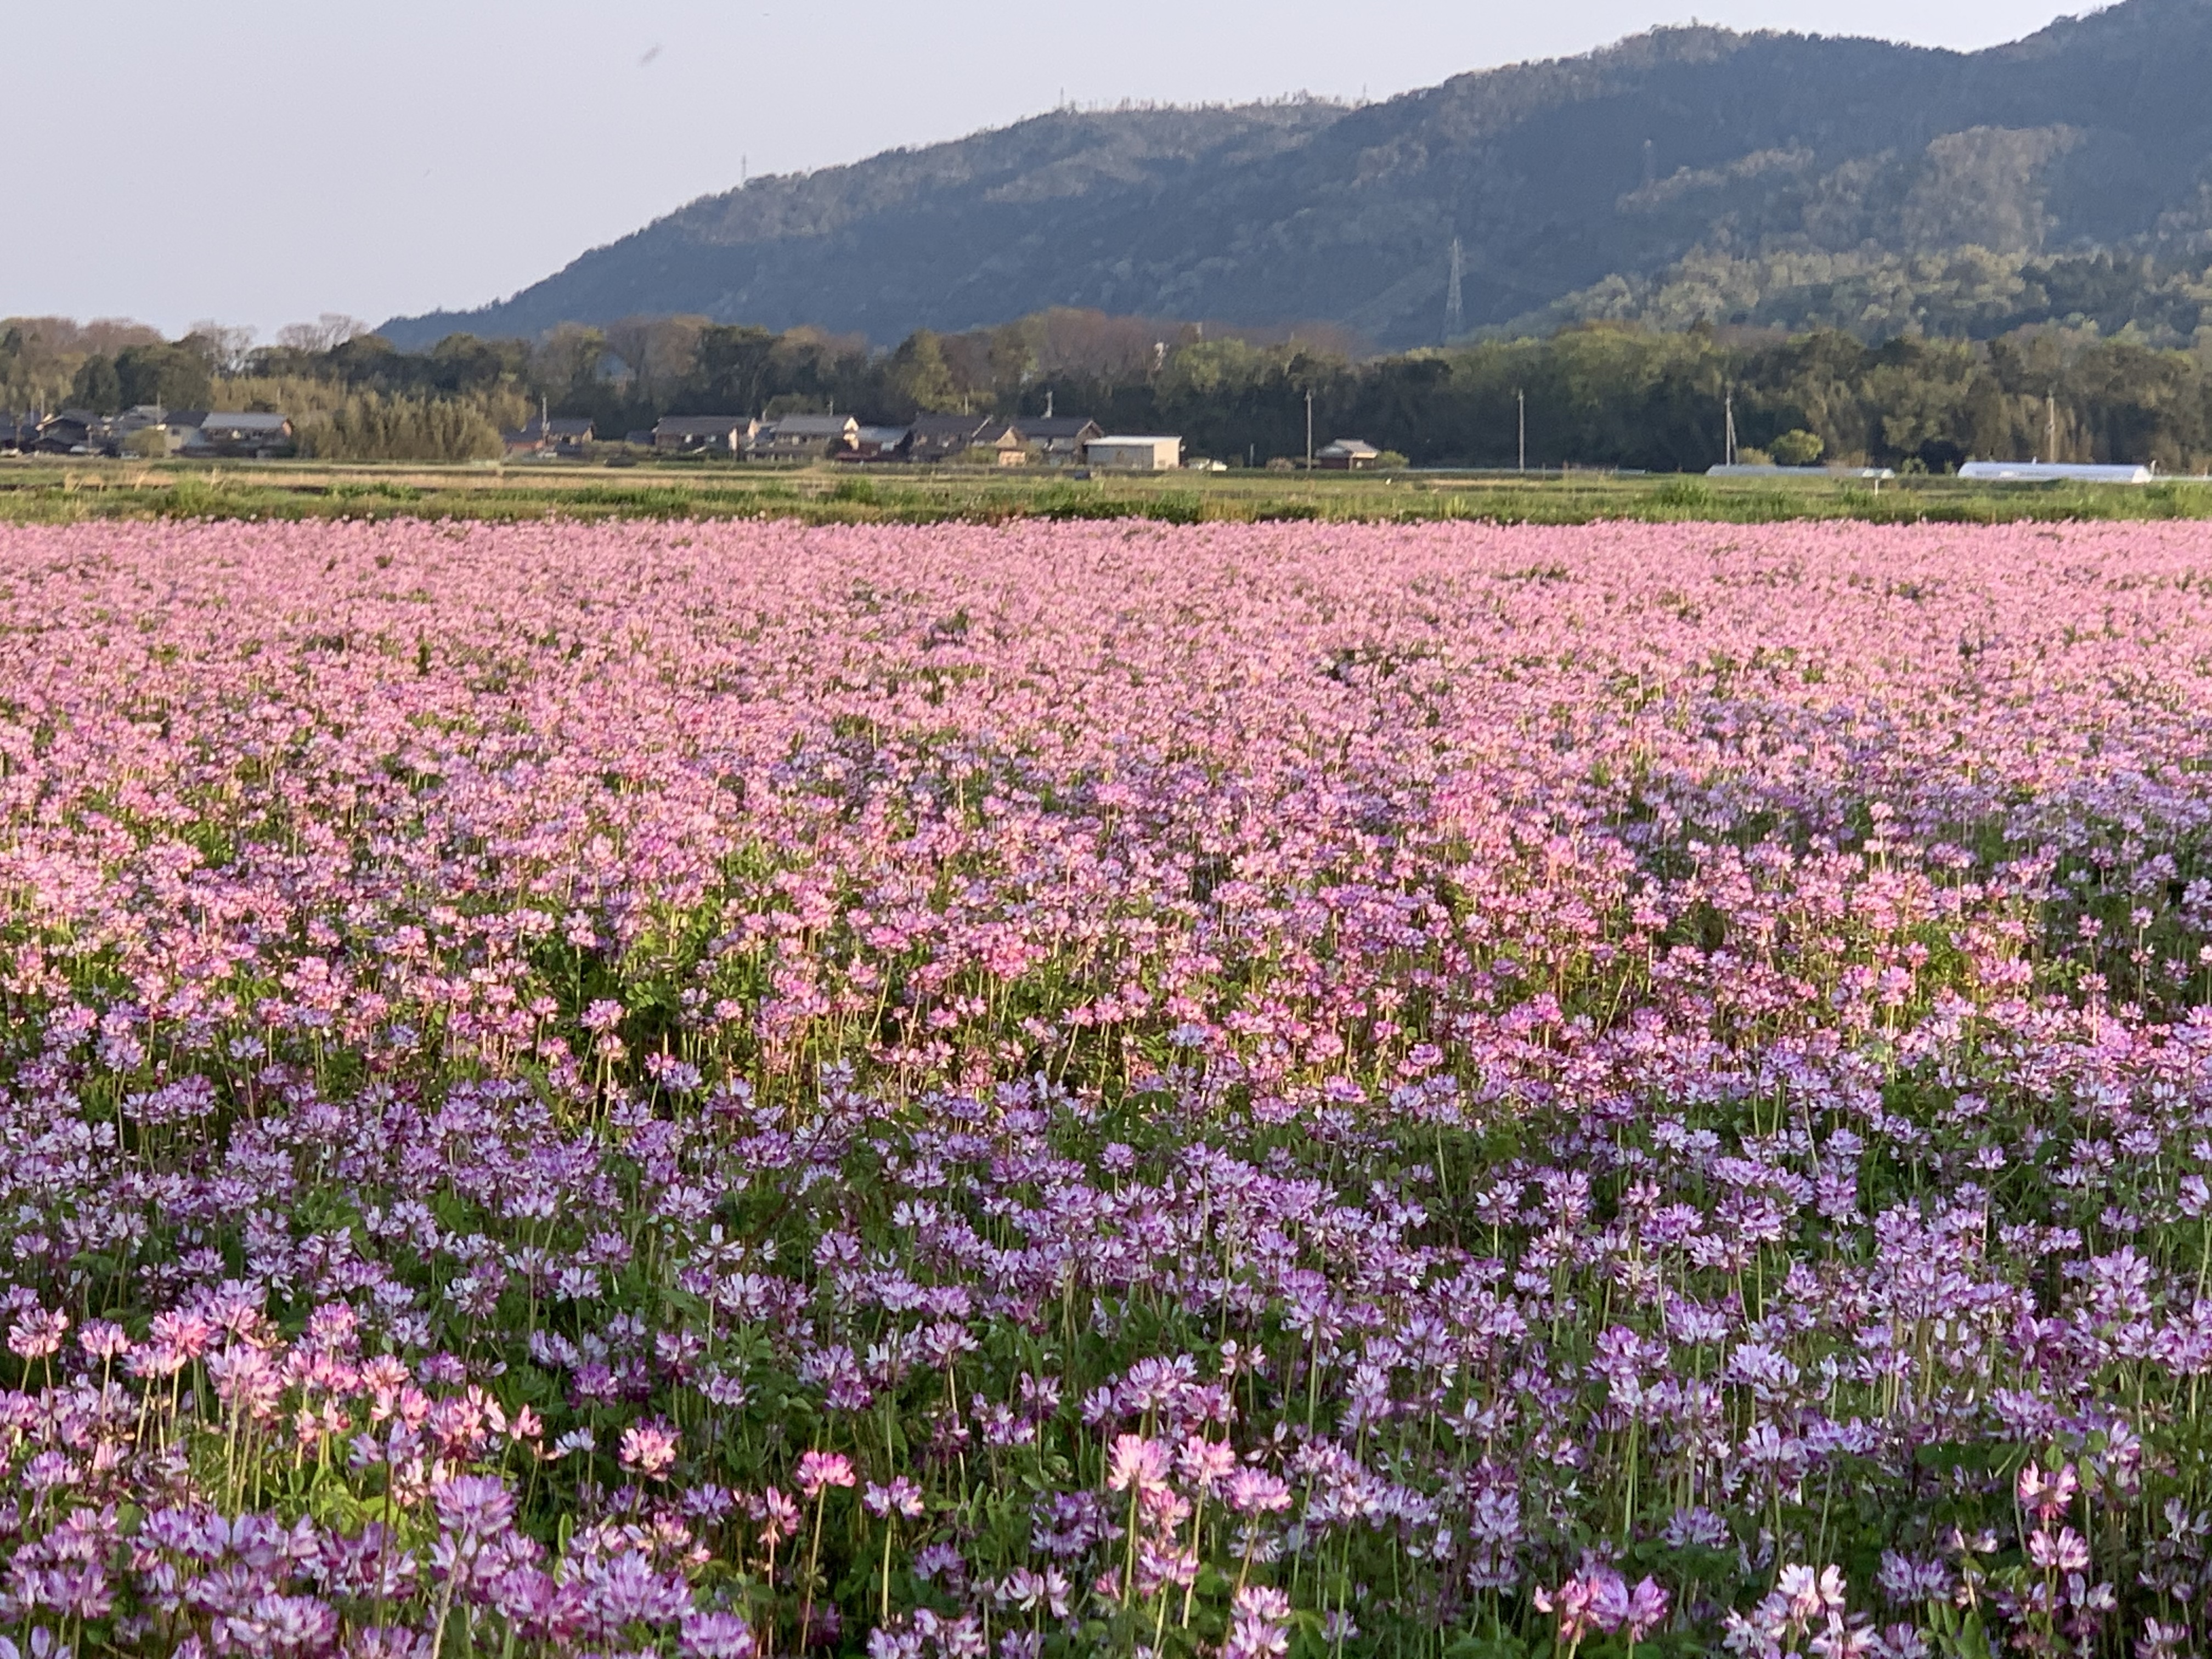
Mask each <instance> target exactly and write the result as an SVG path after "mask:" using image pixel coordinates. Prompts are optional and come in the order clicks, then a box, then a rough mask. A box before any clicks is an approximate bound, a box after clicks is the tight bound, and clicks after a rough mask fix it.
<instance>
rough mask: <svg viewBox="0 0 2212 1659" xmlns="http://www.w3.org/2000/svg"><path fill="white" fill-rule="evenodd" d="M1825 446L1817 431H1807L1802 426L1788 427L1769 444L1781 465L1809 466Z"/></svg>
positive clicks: (1817, 458)
mask: <svg viewBox="0 0 2212 1659" xmlns="http://www.w3.org/2000/svg"><path fill="white" fill-rule="evenodd" d="M1826 447H1827V445H1826V443H1825V442H1824V441H1822V440H1821V437H1820V434H1819V433H1817V432H1808V431H1806V430H1805V428H1803V427H1802V426H1798V427H1792V428H1790V430H1789V431H1787V432H1785V433H1784V434H1783V435H1781V436H1780V437H1778V438H1777V439H1776V440H1775V441H1774V442H1773V443H1772V445H1771V446H1770V448H1771V453H1772V454H1773V456H1774V459H1775V461H1776V462H1777V464H1778V465H1782V466H1810V465H1813V463H1814V462H1815V461H1817V460H1819V459H1820V452H1821V451H1822V450H1823V449H1826Z"/></svg>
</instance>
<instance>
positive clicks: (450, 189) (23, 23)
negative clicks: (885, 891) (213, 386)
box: [0, 0, 2080, 333]
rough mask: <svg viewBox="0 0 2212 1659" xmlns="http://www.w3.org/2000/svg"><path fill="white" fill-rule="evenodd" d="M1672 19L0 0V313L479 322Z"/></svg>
mask: <svg viewBox="0 0 2212 1659" xmlns="http://www.w3.org/2000/svg"><path fill="white" fill-rule="evenodd" d="M1675 3H1677V0H1551V3H1548V4H1529V3H1525V0H1512V3H1499V0H1391V3H1389V4H1377V3H1375V0H1241V3H1227V0H1183V3H1181V4H1176V5H1138V6H1133V7H1129V8H1127V9H1123V8H1120V7H1115V6H1111V5H1098V4H1088V3H1086V4H1059V5H1054V4H1049V3H1048V4H1037V5H1023V6H1016V7H1014V8H1012V9H1007V8H1005V7H994V6H987V5H986V6H981V7H976V6H961V5H955V6H950V7H947V6H943V5H935V6H933V5H927V4H923V5H915V4H914V3H911V0H908V3H901V4H897V5H891V4H884V3H880V0H860V3H851V4H847V5H845V6H843V7H838V6H835V5H824V4H822V3H818V0H817V3H796V4H794V3H791V0H784V3H781V4H778V5H775V6H772V7H770V6H763V5H761V4H760V3H758V0H744V3H709V0H657V3H654V4H653V5H650V6H645V5H623V6H617V5H610V4H607V3H605V0H598V3H589V4H587V3H583V0H528V3H508V0H373V3H371V0H289V3H285V4H282V5H273V6H259V7H249V6H239V7H231V6H218V5H205V4H203V5H179V4H178V3H176V0H106V3H104V4H102V5H100V6H99V7H96V8H94V9H92V10H90V11H83V12H72V13H67V14H64V13H61V12H56V11H53V10H52V9H44V10H40V9H36V8H33V7H32V6H31V5H30V3H29V0H0V32H4V39H5V42H6V44H5V46H4V47H0V109H5V110H6V111H7V112H8V114H9V120H8V128H9V131H11V132H13V133H15V134H16V135H18V136H19V137H26V140H27V142H26V143H24V144H23V145H21V146H19V147H18V149H19V150H20V155H19V156H18V158H17V159H16V160H15V161H14V162H12V163H11V164H10V165H9V168H8V170H7V175H6V176H7V183H6V185H5V189H4V197H0V202H4V205H0V316H4V315H9V314H16V315H21V314H41V313H59V314H62V315H68V316H77V317H91V316H131V317H137V318H139V319H143V320H145V321H148V322H151V323H155V324H158V325H161V326H162V327H163V328H165V329H167V330H170V331H178V330H180V329H182V328H183V327H184V326H185V325H186V324H188V323H190V322H192V321H194V320H196V319H202V318H209V319H215V320H217V321H222V322H228V323H243V324H247V325H252V326H255V327H258V328H259V329H260V330H262V331H264V333H265V332H273V331H274V330H275V329H276V327H278V326H279V325H282V324H284V323H286V322H291V321H297V320H301V319H311V318H313V316H315V315H316V314H317V313H321V312H325V311H337V312H346V313H353V314H355V315H357V316H362V317H365V318H368V319H371V320H372V321H380V320H381V319H384V318H386V317H388V316H391V315H392V314H394V313H402V312H416V311H423V310H428V309H431V308H433V307H441V306H456V307H458V306H470V305H477V304H481V303H482V302H483V301H486V300H489V299H494V298H496V297H499V296H501V295H506V294H507V293H510V292H512V291H513V290H514V289H517V288H520V287H522V286H524V285H525V284H526V283H530V282H532V281H534V280H535V279H537V278H538V277H540V276H544V275H546V274H547V273H549V272H550V271H552V270H556V269H557V268H558V267H560V266H561V265H562V264H566V263H567V262H568V260H569V259H571V258H574V256H575V255H576V254H578V253H579V252H582V251H583V250H584V249H585V248H586V247H589V246H592V245H594V244H596V243H599V242H605V241H607V240H611V239H613V238H614V237H617V236H619V235H621V234H623V233H624V232H626V231H629V230H633V229H635V228H637V227H638V226H640V225H641V224H643V223H645V222H647V220H649V219H651V218H653V217H654V216H656V215H659V214H661V213H665V212H666V211H668V210H670V209H671V208H674V207H677V206H678V205H680V204H683V203H684V202H687V201H689V200H690V199H691V198H692V197H696V196H700V195H702V194H705V193H707V192H709V191H719V190H724V189H727V188H728V187H730V186H731V185H735V184H736V183H737V182H738V176H739V169H740V167H745V166H749V167H750V170H751V171H752V172H753V173H766V172H784V171H790V170H795V169H799V168H805V167H823V166H827V165H829V164H832V163H835V162H839V161H853V160H856V159H858V158H859V157H860V156H863V155H870V154H872V153H873V152H875V151H877V150H880V149H887V148H889V147H891V146H893V145H897V144H919V143H929V142H931V141H933V140H936V139H940V138H947V137H956V136H957V135H959V134H961V133H963V132H968V131H974V130H975V129H976V128H979V127H984V126H992V125H1000V124H1001V123H1003V122H1006V121H1008V120H1012V119H1014V118H1018V117H1020V116H1023V115H1026V114H1031V113H1035V112H1037V111H1040V110H1044V109H1048V108H1050V107H1051V106H1053V105H1054V104H1055V103H1057V102H1059V101H1060V100H1061V99H1062V98H1063V97H1065V98H1066V99H1067V100H1073V101H1075V102H1079V103H1112V102H1115V101H1117V100H1121V99H1124V98H1134V99H1156V100H1176V101H1196V100H1245V99H1251V98H1258V97H1268V96H1273V95H1278V94H1284V93H1288V92H1294V91H1298V90H1309V91H1312V92H1316V93H1327V94H1337V95H1340V96H1342V97H1346V98H1356V97H1358V96H1359V95H1360V94H1362V93H1363V92H1364V93H1365V94H1367V95H1368V96H1369V97H1372V98H1380V97H1383V96H1384V95H1386V94H1390V93H1394V92H1401V91H1404V90H1406V89H1407V88H1413V87H1419V86H1426V85H1430V84H1432V83H1434V82H1437V81H1440V80H1442V79H1443V78H1444V77H1445V76H1449V75H1453V74H1456V73H1458V72H1459V71H1461V70H1469V69H1477V68H1482V67H1485V66H1487V65H1492V64H1505V63H1512V62H1516V61H1518V60H1520V59H1523V58H1538V57H1549V56H1553V55H1556V54H1559V53H1565V52H1583V51H1587V50H1589V48H1590V47H1593V46H1601V45H1603V44H1604V43H1606V42H1607V41H1609V40H1616V39H1618V38H1619V37H1620V36H1621V35H1624V34H1630V33H1636V32H1637V31H1638V30H1640V29H1643V28H1645V27H1650V25H1652V24H1654V23H1658V22H1669V21H1672V22H1682V21H1689V18H1690V16H1691V15H1692V14H1691V13H1690V12H1689V11H1687V10H1683V11H1679V12H1677V11H1673V10H1670V9H1669V8H1670V7H1671V6H1672V5H1674V4H1675ZM1692 3H1694V4H1696V5H1697V6H1698V8H1699V10H1698V12H1697V13H1696V15H1698V16H1699V17H1700V18H1701V19H1702V20H1703V21H1707V22H1719V23H1725V24H1727V25H1729V26H1730V27H1737V28H1756V27H1782V28H1796V29H1804V30H1808V31H1817V32H1822V33H1857V34H1878V35H1885V36H1888V37H1890V38H1893V39H1899V40H1915V41H1919V42H1921V43H1923V44H1925V45H1930V46H1957V47H1973V46H1987V45H1990V44H1991V43H1994V42H1996V41H1999V40H2009V39H2012V38H2014V37H2016V36H2018V35H2021V34H2024V33H2028V32H2029V31H2031V30H2033V29H2035V28H2038V27H2041V26H2042V25H2043V24H2045V23H2046V22H2048V21H2050V20H2051V18H2052V17H2054V16H2056V15H2059V13H2060V12H2061V11H2062V10H2064V9H2080V0H2075V4H2074V5H2072V6H2068V7H2061V6H2058V5H2053V4H2051V3H2049V0H1951V3H1949V4H1946V5H1929V4H1927V3H1925V0H1853V3H1851V4H1850V5H1848V6H1845V5H1842V4H1838V3H1836V0H1692ZM18 8H20V9H21V15H20V16H17V17H15V18H14V19H12V20H10V19H9V18H8V17H7V16H6V14H7V13H9V12H13V11H15V10H17V9H18Z"/></svg>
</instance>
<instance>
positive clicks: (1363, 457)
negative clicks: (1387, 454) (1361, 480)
mask: <svg viewBox="0 0 2212 1659" xmlns="http://www.w3.org/2000/svg"><path fill="white" fill-rule="evenodd" d="M1382 464H1383V452H1382V451H1381V450H1379V449H1377V448H1376V447H1375V446H1374V445H1373V444H1370V443H1366V442H1364V441H1361V440H1360V439H1358V438H1339V439H1337V440H1336V441H1334V443H1326V444H1323V445H1322V447H1320V448H1319V449H1316V451H1314V465H1315V466H1316V468H1318V469H1319V470H1321V471H1323V472H1371V471H1374V470H1375V468H1376V467H1378V466H1380V465H1382Z"/></svg>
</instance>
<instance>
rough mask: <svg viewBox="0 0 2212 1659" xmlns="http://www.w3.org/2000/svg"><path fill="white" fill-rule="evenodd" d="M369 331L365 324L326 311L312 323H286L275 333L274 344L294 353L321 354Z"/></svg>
mask: <svg viewBox="0 0 2212 1659" xmlns="http://www.w3.org/2000/svg"><path fill="white" fill-rule="evenodd" d="M368 331H369V327H368V324H367V323H364V322H363V321H362V319H360V318H358V317H349V316H347V315H345V313H343V312H337V311H326V312H325V313H323V314H322V315H321V316H320V317H319V318H317V319H315V320H314V321H313V322H312V323H288V324H286V325H284V326H283V328H280V329H278V330H277V331H276V343H277V344H278V345H280V346H288V347H289V348H290V349H293V350H295V351H305V352H312V353H315V354H318V355H319V354H321V353H323V352H325V351H329V350H330V349H332V348H333V347H336V346H342V345H343V344H344V343H346V342H347V341H348V340H350V339H352V338H353V337H354V336H355V335H356V334H366V333H368Z"/></svg>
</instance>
